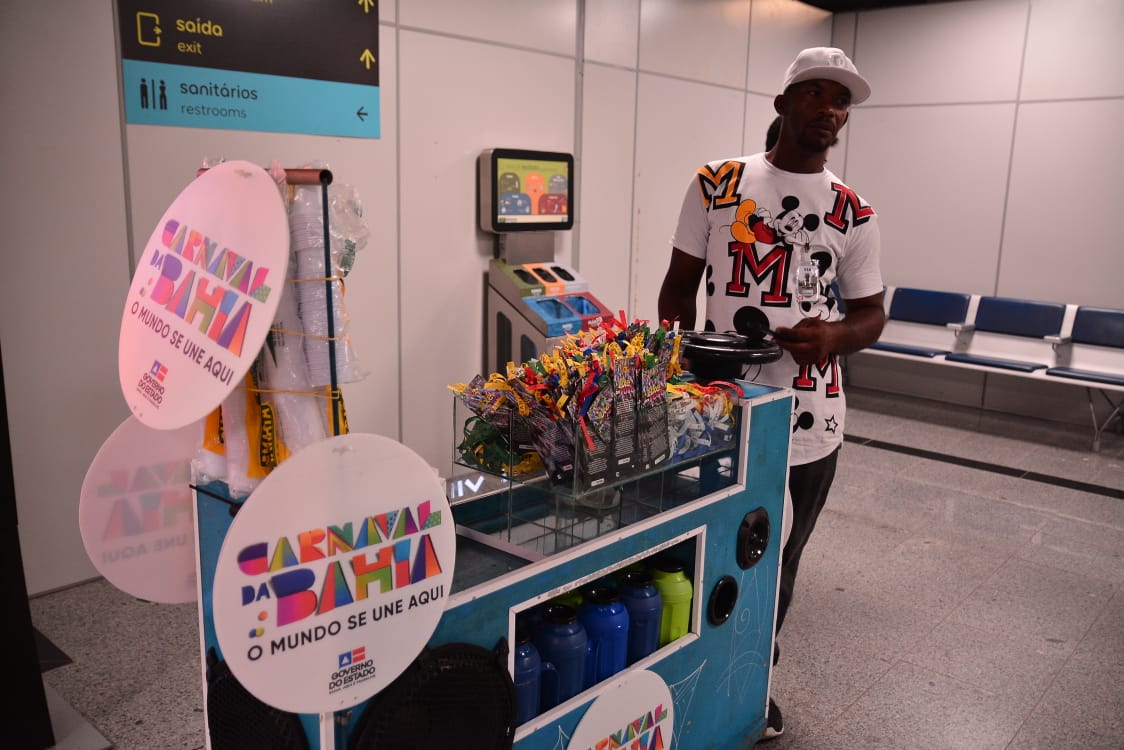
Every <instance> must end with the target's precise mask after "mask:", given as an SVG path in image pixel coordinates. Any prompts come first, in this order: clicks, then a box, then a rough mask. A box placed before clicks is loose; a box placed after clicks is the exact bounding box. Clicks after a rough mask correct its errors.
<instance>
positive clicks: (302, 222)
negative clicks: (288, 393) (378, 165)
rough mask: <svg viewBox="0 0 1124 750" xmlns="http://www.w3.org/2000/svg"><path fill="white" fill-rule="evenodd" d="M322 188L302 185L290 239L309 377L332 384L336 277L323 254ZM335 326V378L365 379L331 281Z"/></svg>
mask: <svg viewBox="0 0 1124 750" xmlns="http://www.w3.org/2000/svg"><path fill="white" fill-rule="evenodd" d="M320 190H321V188H319V187H316V186H301V187H298V188H297V189H296V194H295V199H294V201H293V204H292V206H291V207H290V210H289V238H290V247H291V249H292V253H293V261H294V263H295V266H296V271H295V273H294V278H295V279H298V282H297V284H296V287H297V312H298V314H299V316H300V320H301V326H302V329H303V331H304V334H305V337H304V353H305V358H306V359H307V360H308V374H309V381H310V383H311V384H312V385H314V386H326V385H331V383H332V373H331V362H330V361H329V356H328V353H329V330H328V299H327V290H326V288H325V286H326V284H325V278H326V277H328V276H332V277H335V276H338V275H339V274H338V273H337V272H336V269H335V268H334V267H332V268H330V269H329V268H326V266H325V259H324V215H323V208H322V204H321V195H320ZM331 289H332V295H331V305H332V307H331V310H332V331H331V338H332V339H334V344H335V364H336V382H337V383H350V382H354V381H356V380H359V379H360V378H361V374H360V373H359V372H358V370H357V368H356V367H355V356H354V352H353V350H352V346H351V339H350V338H349V337H348V336H347V333H346V331H347V314H346V312H345V310H344V306H343V287H342V285H341V284H340V282H339V281H338V280H333V281H332V282H331Z"/></svg>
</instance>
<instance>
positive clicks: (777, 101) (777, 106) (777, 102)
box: [773, 94, 784, 115]
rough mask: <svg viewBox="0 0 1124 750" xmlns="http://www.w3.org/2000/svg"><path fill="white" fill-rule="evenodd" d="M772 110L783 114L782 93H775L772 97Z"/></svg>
mask: <svg viewBox="0 0 1124 750" xmlns="http://www.w3.org/2000/svg"><path fill="white" fill-rule="evenodd" d="M773 111H775V112H776V113H777V114H778V115H783V114H784V94H777V95H776V96H775V97H773Z"/></svg>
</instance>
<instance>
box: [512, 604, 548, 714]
mask: <svg viewBox="0 0 1124 750" xmlns="http://www.w3.org/2000/svg"><path fill="white" fill-rule="evenodd" d="M541 673H542V659H541V658H540V657H539V650H538V649H537V648H535V644H533V643H531V633H530V631H529V630H528V629H527V627H526V626H525V625H523V624H522V623H516V626H515V723H516V724H522V723H524V722H527V721H530V720H531V719H533V718H535V717H536V716H538V715H539V700H540V696H541V688H540V684H539V683H540V680H539V676H540V674H541Z"/></svg>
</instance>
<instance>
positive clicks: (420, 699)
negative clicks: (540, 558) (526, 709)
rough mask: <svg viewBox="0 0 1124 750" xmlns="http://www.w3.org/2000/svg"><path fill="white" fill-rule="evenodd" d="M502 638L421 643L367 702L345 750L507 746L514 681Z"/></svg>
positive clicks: (511, 725)
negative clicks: (484, 643)
mask: <svg viewBox="0 0 1124 750" xmlns="http://www.w3.org/2000/svg"><path fill="white" fill-rule="evenodd" d="M507 653H508V646H507V639H505V638H501V639H500V641H499V643H497V644H496V647H495V648H494V649H491V650H488V649H486V648H483V647H481V646H476V645H473V644H469V643H448V644H445V645H443V646H436V647H434V648H426V649H425V650H423V651H422V653H421V654H420V655H419V656H418V658H417V659H415V660H414V661H413V662H412V663H411V664H410V666H408V667H407V668H406V670H405V671H404V672H403V673H402V674H400V675H399V676H398V677H397V678H396V679H395V680H394V682H392V683H390V684H389V685H387V686H386V687H385V688H383V689H382V690H381V691H380V692H379V693H378V694H377V695H375V697H373V698H371V700H370V701H369V702H368V703H367V706H366V708H364V710H363V713H362V714H361V715H360V717H359V719H358V720H357V722H356V725H355V731H354V732H353V733H352V735H351V740H350V742H349V743H348V750H445V748H450V747H465V745H464V742H465V739H466V738H471V740H472V742H471V745H472V747H473V748H480V750H488V749H489V748H497V749H500V748H510V747H511V745H512V742H513V740H514V738H515V683H514V682H513V681H512V679H511V674H510V673H509V672H508V671H507Z"/></svg>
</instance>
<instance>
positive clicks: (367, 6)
mask: <svg viewBox="0 0 1124 750" xmlns="http://www.w3.org/2000/svg"><path fill="white" fill-rule="evenodd" d="M359 4H360V5H362V6H363V12H364V13H370V12H371V8H372V7H374V5H375V0H359Z"/></svg>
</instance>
